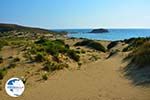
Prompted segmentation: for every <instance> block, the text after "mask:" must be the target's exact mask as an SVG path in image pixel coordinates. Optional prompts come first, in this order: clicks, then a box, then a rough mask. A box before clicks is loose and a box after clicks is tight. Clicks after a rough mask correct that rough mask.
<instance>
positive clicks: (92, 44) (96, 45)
mask: <svg viewBox="0 0 150 100" xmlns="http://www.w3.org/2000/svg"><path fill="white" fill-rule="evenodd" d="M74 46H86V47H89V48H92V49H95V50H98V51H102V52H106V49H105V47H104V46H103V45H102V44H100V43H98V42H95V41H93V40H83V41H81V42H77V43H76V44H75V45H74Z"/></svg>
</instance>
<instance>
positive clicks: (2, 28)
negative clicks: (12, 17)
mask: <svg viewBox="0 0 150 100" xmlns="http://www.w3.org/2000/svg"><path fill="white" fill-rule="evenodd" d="M8 31H21V32H33V33H53V31H50V30H48V29H41V28H34V27H26V26H21V25H16V24H3V23H0V32H8Z"/></svg>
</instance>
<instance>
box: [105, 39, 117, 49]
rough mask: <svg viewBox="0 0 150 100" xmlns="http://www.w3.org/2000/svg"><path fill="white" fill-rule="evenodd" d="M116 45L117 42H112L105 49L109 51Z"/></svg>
mask: <svg viewBox="0 0 150 100" xmlns="http://www.w3.org/2000/svg"><path fill="white" fill-rule="evenodd" d="M117 44H118V41H113V42H111V43H110V44H109V45H108V46H107V49H108V50H109V49H111V48H113V47H115V46H116V45H117Z"/></svg>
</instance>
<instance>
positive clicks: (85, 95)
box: [1, 56, 150, 100]
mask: <svg viewBox="0 0 150 100" xmlns="http://www.w3.org/2000/svg"><path fill="white" fill-rule="evenodd" d="M120 65H121V60H120V57H119V56H116V57H113V58H111V59H109V60H104V61H98V62H96V63H92V64H88V65H86V68H83V69H81V70H76V71H61V72H58V73H57V74H56V75H54V76H52V77H51V79H50V80H48V81H46V82H44V83H41V84H39V86H34V87H31V88H27V89H26V91H25V93H24V95H23V96H21V97H19V98H17V99H15V100H150V89H149V88H142V87H135V86H134V85H132V84H131V83H130V81H129V80H127V79H125V78H124V77H123V76H122V74H121V73H120V71H119V69H120ZM9 99H10V100H12V98H10V97H8V96H7V95H6V94H5V95H4V96H2V98H1V100H9Z"/></svg>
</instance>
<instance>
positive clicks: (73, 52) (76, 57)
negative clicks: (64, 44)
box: [67, 50, 80, 62]
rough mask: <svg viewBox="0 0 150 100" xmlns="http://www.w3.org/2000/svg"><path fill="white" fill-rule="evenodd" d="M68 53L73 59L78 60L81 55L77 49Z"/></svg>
mask: <svg viewBox="0 0 150 100" xmlns="http://www.w3.org/2000/svg"><path fill="white" fill-rule="evenodd" d="M67 54H68V56H69V57H70V58H71V59H73V60H75V61H77V62H78V61H79V60H80V56H79V55H77V53H76V51H74V50H69V51H68V53H67Z"/></svg>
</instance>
